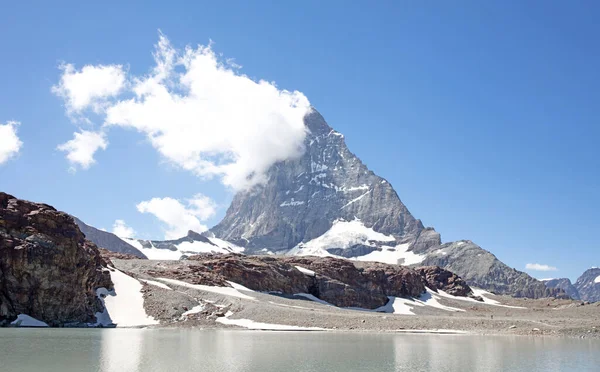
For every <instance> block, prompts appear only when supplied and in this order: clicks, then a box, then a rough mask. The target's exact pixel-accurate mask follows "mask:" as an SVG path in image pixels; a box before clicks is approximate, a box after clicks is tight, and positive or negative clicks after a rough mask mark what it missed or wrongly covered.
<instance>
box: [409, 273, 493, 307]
mask: <svg viewBox="0 0 600 372" xmlns="http://www.w3.org/2000/svg"><path fill="white" fill-rule="evenodd" d="M415 270H416V271H417V272H418V273H419V275H420V276H421V277H422V278H423V279H424V280H425V281H426V282H427V287H429V288H430V289H431V290H433V291H435V292H437V291H438V289H439V290H442V291H444V292H446V293H448V294H451V295H453V296H463V297H472V298H475V299H477V300H479V301H483V299H482V298H481V297H476V296H475V295H474V294H473V290H471V287H469V285H468V284H467V282H465V281H464V280H463V279H462V278H461V277H460V276H458V275H456V274H454V273H453V272H451V271H448V270H446V269H443V268H441V267H439V266H422V267H418V268H416V269H415Z"/></svg>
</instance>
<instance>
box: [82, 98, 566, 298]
mask: <svg viewBox="0 0 600 372" xmlns="http://www.w3.org/2000/svg"><path fill="white" fill-rule="evenodd" d="M305 124H306V127H307V129H308V131H309V133H308V135H307V137H306V140H305V148H306V151H305V152H304V154H303V155H302V156H301V157H300V158H297V159H291V160H287V161H284V162H280V163H277V164H275V165H273V166H272V167H271V168H270V170H269V171H268V174H267V182H266V183H265V184H263V185H259V186H257V187H255V188H253V189H252V190H250V191H244V192H240V193H238V194H237V195H235V197H234V199H233V201H232V203H231V206H230V207H229V209H228V210H227V213H226V215H225V217H224V218H223V220H222V221H221V222H220V223H218V224H217V225H216V226H215V227H213V228H212V229H211V230H210V231H207V232H205V233H203V234H202V236H200V235H198V234H195V233H193V232H192V233H190V234H188V236H187V237H184V238H182V239H179V240H176V241H167V242H160V241H142V240H133V239H124V240H123V241H124V242H126V243H128V246H131V247H133V248H135V249H137V251H139V252H140V253H142V254H144V255H146V256H147V257H149V258H178V257H181V255H187V254H193V253H194V252H206V251H208V252H211V251H214V252H231V251H233V252H243V253H245V254H283V255H297V256H303V255H314V256H335V257H344V258H347V259H351V260H357V261H380V262H385V263H393V264H403V265H412V266H421V265H439V266H441V267H444V268H446V269H448V270H450V271H453V272H455V273H457V274H458V275H460V276H461V277H463V278H464V279H465V280H466V281H467V283H469V285H472V286H476V287H480V288H483V289H486V290H489V291H492V292H495V293H498V294H508V295H513V296H516V297H533V298H537V297H546V296H552V295H564V292H563V291H562V290H560V289H557V288H549V287H547V286H546V285H544V283H542V282H540V281H538V280H536V279H534V278H532V277H531V276H529V275H527V274H526V273H523V272H520V271H518V270H515V269H513V268H510V267H508V266H507V265H505V264H504V263H502V262H501V261H500V260H498V259H497V258H496V257H495V256H494V255H493V254H491V253H490V252H488V251H486V250H484V249H482V248H481V247H479V246H478V245H476V244H475V243H473V242H471V241H469V240H461V241H457V242H451V243H445V244H442V241H441V237H440V234H439V233H437V232H436V231H435V230H434V229H433V228H430V227H425V226H424V225H423V223H422V222H421V221H420V220H419V219H416V218H415V217H414V216H413V215H412V214H411V213H410V212H409V210H408V208H407V207H406V206H405V205H404V204H403V203H402V201H401V200H400V198H399V197H398V195H397V193H396V191H395V190H394V188H393V187H392V185H391V184H390V183H389V182H388V181H387V180H385V179H383V178H381V177H379V176H377V175H376V174H374V173H373V172H372V171H371V170H369V169H368V168H367V166H366V165H364V164H363V163H362V162H361V161H360V159H359V158H358V157H356V156H355V155H354V154H353V153H351V152H350V150H349V149H348V148H347V146H346V143H345V140H344V136H343V135H342V134H341V133H339V132H337V131H335V130H334V129H332V128H331V127H330V126H329V125H327V123H326V122H325V120H324V119H323V117H322V116H321V115H320V114H319V113H318V112H317V111H316V110H313V111H312V112H311V113H309V114H308V115H307V116H306V117H305ZM399 165H401V161H399ZM88 237H89V238H90V239H91V240H92V241H94V242H95V243H96V244H98V246H100V247H104V248H107V249H110V250H115V249H119V250H122V249H124V247H125V246H119V247H116V246H112V244H108V243H105V244H103V242H100V241H99V240H98V239H97V238H96V234H94V235H93V236H92V235H89V236H88ZM128 249H130V248H128Z"/></svg>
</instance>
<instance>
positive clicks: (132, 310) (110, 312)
mask: <svg viewBox="0 0 600 372" xmlns="http://www.w3.org/2000/svg"><path fill="white" fill-rule="evenodd" d="M110 279H111V280H112V282H113V284H114V287H115V288H114V291H110V292H109V291H108V290H107V289H106V288H98V289H97V290H96V293H97V295H98V298H100V300H101V301H102V303H103V304H104V307H105V309H104V312H102V313H96V320H97V322H98V324H101V325H105V326H106V325H111V324H116V325H117V327H136V326H146V325H152V324H158V321H157V320H155V319H154V318H153V317H151V316H148V314H146V310H145V309H144V296H143V294H142V292H141V290H142V283H140V282H139V281H138V280H137V279H135V278H132V277H130V276H129V275H127V274H125V273H123V272H121V271H119V270H116V269H111V270H110Z"/></svg>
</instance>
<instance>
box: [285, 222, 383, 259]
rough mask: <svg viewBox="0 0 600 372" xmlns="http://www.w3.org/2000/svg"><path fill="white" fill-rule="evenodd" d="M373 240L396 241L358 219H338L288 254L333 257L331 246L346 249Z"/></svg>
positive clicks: (367, 243)
mask: <svg viewBox="0 0 600 372" xmlns="http://www.w3.org/2000/svg"><path fill="white" fill-rule="evenodd" d="M372 241H379V242H390V241H394V237H392V236H390V235H385V234H382V233H378V232H376V231H375V230H373V229H372V228H369V227H366V226H365V225H364V224H363V223H362V222H361V221H360V220H358V219H355V220H353V221H343V220H337V221H334V222H333V225H332V226H331V228H330V229H329V230H328V231H327V232H325V233H324V234H323V235H321V236H319V237H317V238H315V239H313V240H311V241H308V242H306V243H300V244H298V245H297V246H295V247H294V248H292V249H291V250H290V251H289V252H288V253H287V255H290V256H320V257H332V256H333V255H332V254H330V253H329V252H327V249H329V248H343V249H346V248H350V247H352V246H354V245H357V244H364V245H368V246H372V243H371V242H372Z"/></svg>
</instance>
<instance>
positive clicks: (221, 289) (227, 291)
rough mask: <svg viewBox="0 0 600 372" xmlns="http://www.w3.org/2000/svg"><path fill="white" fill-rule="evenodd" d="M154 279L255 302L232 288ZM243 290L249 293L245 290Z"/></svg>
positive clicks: (252, 298)
mask: <svg viewBox="0 0 600 372" xmlns="http://www.w3.org/2000/svg"><path fill="white" fill-rule="evenodd" d="M156 279H157V280H160V281H162V282H165V283H170V284H174V285H178V286H181V287H185V288H190V289H197V290H199V291H205V292H211V293H216V294H220V295H224V296H231V297H237V298H243V299H245V300H253V301H255V300H256V299H255V298H254V297H251V296H248V295H246V294H243V293H241V292H239V291H238V290H237V289H235V288H232V287H217V286H211V285H202V284H190V283H187V282H183V281H181V280H175V279H168V278H156ZM244 288H245V287H244ZM245 290H248V291H250V290H249V289H247V288H246V289H245Z"/></svg>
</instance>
